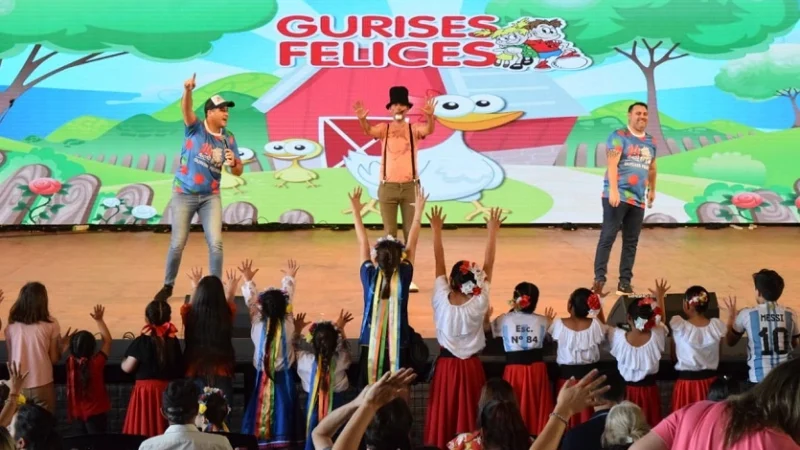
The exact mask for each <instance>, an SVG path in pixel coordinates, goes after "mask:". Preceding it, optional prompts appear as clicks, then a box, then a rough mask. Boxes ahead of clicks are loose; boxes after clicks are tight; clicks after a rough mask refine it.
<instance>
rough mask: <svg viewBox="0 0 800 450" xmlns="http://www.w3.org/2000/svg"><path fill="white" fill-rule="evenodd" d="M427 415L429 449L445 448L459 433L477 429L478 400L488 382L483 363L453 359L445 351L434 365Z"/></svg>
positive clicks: (426, 439) (426, 426)
mask: <svg viewBox="0 0 800 450" xmlns="http://www.w3.org/2000/svg"><path fill="white" fill-rule="evenodd" d="M435 364H436V365H435V368H434V371H433V380H432V381H431V385H430V392H429V396H428V410H427V412H426V414H425V416H426V417H425V434H424V442H425V445H426V446H431V447H437V448H446V446H447V443H448V442H450V440H452V439H453V437H455V436H456V435H458V434H460V433H468V432H472V431H475V429H476V424H475V422H476V417H477V415H478V401H479V400H480V397H481V389H483V385H484V384H485V383H486V374H485V373H484V372H483V364H482V363H481V361H480V359H478V357H477V356H472V357H470V358H468V359H460V358H456V357H454V356H453V355H452V354H451V353H450V352H449V351H447V350H445V349H442V350H441V354H440V355H439V358H438V359H437V361H436V363H435Z"/></svg>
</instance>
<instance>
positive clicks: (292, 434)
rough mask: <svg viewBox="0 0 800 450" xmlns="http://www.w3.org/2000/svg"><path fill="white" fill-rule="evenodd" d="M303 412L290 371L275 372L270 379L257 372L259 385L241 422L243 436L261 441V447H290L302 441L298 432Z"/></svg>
mask: <svg viewBox="0 0 800 450" xmlns="http://www.w3.org/2000/svg"><path fill="white" fill-rule="evenodd" d="M299 414H300V411H299V409H298V402H297V387H296V385H295V383H294V379H293V378H292V373H291V372H290V371H289V370H281V371H276V372H275V374H274V378H273V379H272V380H270V379H269V377H268V376H267V374H265V373H264V372H263V371H258V372H257V373H256V385H255V387H254V389H253V394H252V396H251V397H250V401H249V403H248V405H247V409H246V410H245V413H244V418H243V419H242V434H252V435H254V436H255V437H256V438H258V443H259V447H260V448H287V447H293V446H295V445H296V444H297V443H299V442H302V436H303V432H302V430H298V427H297V424H298V423H299V421H298V420H297V419H298V417H299Z"/></svg>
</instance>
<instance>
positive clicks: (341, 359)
mask: <svg viewBox="0 0 800 450" xmlns="http://www.w3.org/2000/svg"><path fill="white" fill-rule="evenodd" d="M334 358H336V367H335V368H334V373H333V376H332V380H331V384H332V385H333V392H344V391H346V390H347V389H348V388H349V387H350V383H349V381H348V380H347V368H348V367H350V360H351V357H350V351H349V350H348V349H347V348H345V347H343V346H340V347H339V350H338V353H337V354H336V355H335V356H334ZM315 362H316V358H315V357H314V354H313V353H311V352H307V351H304V350H299V351H298V352H297V376H299V377H300V383H301V384H302V385H303V390H304V391H306V392H310V391H311V385H312V383H314V380H312V379H311V372H312V370H313V368H314V363H315Z"/></svg>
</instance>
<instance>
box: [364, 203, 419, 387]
mask: <svg viewBox="0 0 800 450" xmlns="http://www.w3.org/2000/svg"><path fill="white" fill-rule="evenodd" d="M349 197H350V203H351V205H352V207H353V222H354V225H355V230H356V237H357V238H358V261H359V264H360V265H361V268H360V277H361V287H362V290H363V296H364V297H363V299H364V314H363V319H362V322H361V336H360V337H359V347H360V354H361V357H360V359H359V380H358V386H359V388H361V387H364V386H366V385H368V384H371V383H374V382H375V381H377V380H378V379H379V378H380V377H381V376H382V375H383V374H384V373H386V372H389V371H391V372H396V371H397V370H400V368H401V367H409V366H410V352H409V348H410V347H409V345H410V342H411V333H412V329H411V327H410V325H409V323H408V295H409V292H410V288H411V280H412V278H413V276H414V258H415V256H416V252H417V240H418V238H419V229H420V224H421V222H422V214H423V212H424V210H425V202H426V200H427V197H426V196H425V192H424V191H423V190H422V188H420V187H418V189H417V191H416V194H415V202H414V218H413V221H412V223H411V227H410V229H409V233H408V242H406V243H405V244H403V243H402V242H401V241H399V240H397V239H396V238H395V237H393V236H386V237H382V238H380V239H378V241H377V242H376V243H375V246H374V247H371V246H370V243H369V238H368V237H367V230H366V228H365V227H364V223H363V222H362V220H361V210H362V208H363V207H364V204H363V203H361V188H360V187H359V188H356V189H355V190H354V191H353V193H352V194H350V196H349Z"/></svg>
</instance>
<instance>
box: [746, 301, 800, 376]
mask: <svg viewBox="0 0 800 450" xmlns="http://www.w3.org/2000/svg"><path fill="white" fill-rule="evenodd" d="M733 331H735V332H737V333H739V334H743V333H747V341H748V343H747V364H748V365H749V366H750V381H751V382H753V383H760V382H761V381H762V380H763V379H764V377H766V376H767V374H768V373H769V372H770V371H771V370H772V369H774V368H775V367H777V366H778V365H779V364H781V363H784V362H786V361H788V360H789V356H790V353H791V352H792V338H795V337H798V335H800V331H798V327H797V314H796V313H795V312H794V311H793V310H792V309H791V308H787V307H785V306H781V305H779V304H777V303H776V302H764V303H763V304H761V305H758V306H754V307H750V308H745V309H743V310H741V311H739V315H738V316H736V322H735V323H734V325H733Z"/></svg>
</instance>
